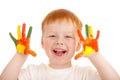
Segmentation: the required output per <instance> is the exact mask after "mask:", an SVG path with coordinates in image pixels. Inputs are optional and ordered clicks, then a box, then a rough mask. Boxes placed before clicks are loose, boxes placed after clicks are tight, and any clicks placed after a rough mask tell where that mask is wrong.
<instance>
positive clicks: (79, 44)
mask: <svg viewBox="0 0 120 80" xmlns="http://www.w3.org/2000/svg"><path fill="white" fill-rule="evenodd" d="M80 48H81V42H80V41H79V42H77V44H76V48H75V51H76V52H77V51H79V50H80Z"/></svg>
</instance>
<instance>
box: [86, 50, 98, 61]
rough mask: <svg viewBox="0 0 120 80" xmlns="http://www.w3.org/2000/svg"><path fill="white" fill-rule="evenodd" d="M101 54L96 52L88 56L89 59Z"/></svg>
mask: <svg viewBox="0 0 120 80" xmlns="http://www.w3.org/2000/svg"><path fill="white" fill-rule="evenodd" d="M99 55H100V53H99V52H94V53H92V54H91V55H90V56H87V58H88V59H89V60H93V59H95V58H97V57H98V56H99Z"/></svg>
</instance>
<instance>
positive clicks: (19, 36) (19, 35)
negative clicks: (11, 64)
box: [17, 25, 21, 40]
mask: <svg viewBox="0 0 120 80" xmlns="http://www.w3.org/2000/svg"><path fill="white" fill-rule="evenodd" d="M17 35H18V40H20V39H21V34H20V25H18V27H17Z"/></svg>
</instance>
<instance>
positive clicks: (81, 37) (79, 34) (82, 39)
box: [77, 30, 84, 41]
mask: <svg viewBox="0 0 120 80" xmlns="http://www.w3.org/2000/svg"><path fill="white" fill-rule="evenodd" d="M77 33H78V36H79V37H80V40H81V41H84V38H83V36H82V34H81V32H80V30H77Z"/></svg>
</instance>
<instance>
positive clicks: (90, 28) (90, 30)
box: [89, 26, 94, 38]
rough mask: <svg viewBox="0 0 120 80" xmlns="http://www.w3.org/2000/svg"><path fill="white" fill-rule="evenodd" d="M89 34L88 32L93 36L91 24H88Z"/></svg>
mask: <svg viewBox="0 0 120 80" xmlns="http://www.w3.org/2000/svg"><path fill="white" fill-rule="evenodd" d="M89 34H90V37H91V38H93V36H94V35H93V29H92V26H89Z"/></svg>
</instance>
